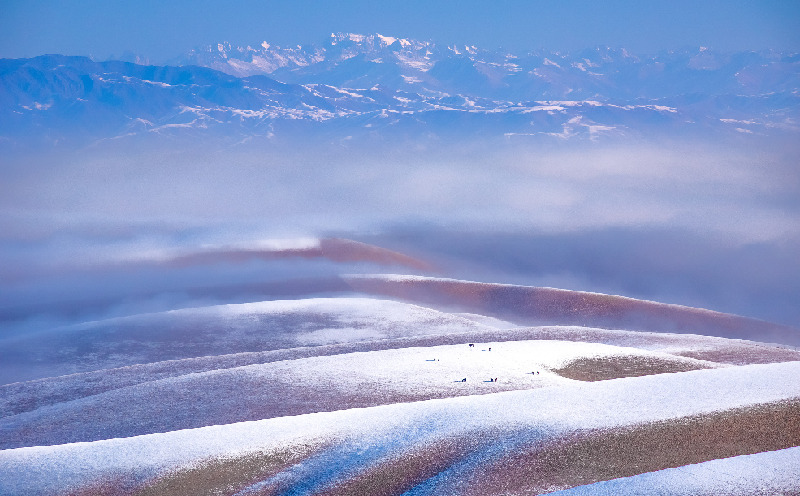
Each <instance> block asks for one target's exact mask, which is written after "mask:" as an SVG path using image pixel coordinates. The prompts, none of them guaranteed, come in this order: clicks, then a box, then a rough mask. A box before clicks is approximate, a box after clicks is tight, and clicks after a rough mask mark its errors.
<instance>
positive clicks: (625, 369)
mask: <svg viewBox="0 0 800 496" xmlns="http://www.w3.org/2000/svg"><path fill="white" fill-rule="evenodd" d="M706 368H709V367H707V366H704V365H703V364H698V363H692V362H688V361H681V360H669V359H665V358H659V357H646V356H611V357H596V358H595V357H593V358H580V359H578V360H573V361H572V362H569V363H568V364H566V365H565V366H563V367H561V368H559V369H553V370H552V372H555V373H556V374H558V375H560V376H562V377H566V378H567V379H575V380H577V381H588V382H594V381H605V380H608V379H619V378H621V377H639V376H643V375H652V374H666V373H671V372H688V371H690V370H700V369H706Z"/></svg>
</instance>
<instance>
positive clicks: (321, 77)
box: [0, 33, 800, 145]
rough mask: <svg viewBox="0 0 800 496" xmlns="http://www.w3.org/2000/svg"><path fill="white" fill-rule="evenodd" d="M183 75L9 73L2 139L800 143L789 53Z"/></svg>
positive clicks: (52, 61) (267, 60)
mask: <svg viewBox="0 0 800 496" xmlns="http://www.w3.org/2000/svg"><path fill="white" fill-rule="evenodd" d="M171 63H172V64H173V65H167V66H145V65H137V64H134V63H130V62H121V61H106V62H95V61H92V60H90V59H87V58H83V57H69V56H60V55H43V56H40V57H34V58H31V59H6V60H3V61H1V62H0V109H1V110H0V111H1V112H2V114H3V115H2V120H1V121H2V124H0V137H2V139H3V141H4V142H5V143H6V144H8V143H11V144H12V145H13V144H24V143H26V142H29V141H31V140H33V141H36V142H37V143H38V144H48V143H49V144H53V143H59V142H63V141H65V140H66V141H68V142H73V141H74V142H77V143H83V144H86V143H92V142H95V141H97V140H103V139H109V138H115V139H119V138H130V137H136V136H147V135H159V136H168V137H187V136H188V137H190V138H192V137H204V138H206V139H207V138H210V137H214V138H224V139H228V140H231V141H232V142H234V143H235V142H238V141H241V140H243V139H245V140H253V139H255V140H259V141H261V140H264V141H266V142H267V143H269V142H274V141H280V140H287V139H290V140H293V139H303V138H307V137H314V138H315V139H318V140H322V141H325V142H339V141H341V140H343V139H346V140H347V139H359V138H361V139H364V140H366V141H367V142H383V141H385V140H389V141H403V140H406V141H407V140H414V139H427V140H430V139H445V140H461V139H464V138H466V137H475V136H480V137H482V138H484V139H487V138H495V139H498V140H513V141H518V140H523V141H534V142H537V143H539V142H544V143H548V142H556V143H558V142H560V141H563V140H576V139H577V140H579V141H598V140H606V141H609V140H610V141H613V140H631V139H634V140H642V139H654V138H664V137H670V138H679V139H686V138H689V137H696V136H697V135H702V136H705V137H712V136H713V137H715V139H730V140H738V139H742V138H744V137H745V136H744V135H754V136H761V137H763V136H769V137H780V138H783V139H786V138H787V137H790V138H793V137H795V136H796V134H797V133H798V132H800V127H799V126H798V109H799V108H800V96H798V90H800V83H799V82H798V74H800V56H798V55H797V54H788V53H778V52H737V53H721V52H716V51H714V50H711V49H706V48H702V47H701V48H697V49H685V50H676V51H670V52H665V53H660V54H657V55H652V56H637V55H634V54H631V53H629V52H628V51H626V50H624V49H611V48H591V49H585V50H581V51H577V52H574V53H565V52H556V51H543V50H540V51H534V52H527V53H523V54H511V53H506V52H502V51H491V50H484V49H481V48H479V47H475V46H463V47H457V46H447V47H440V46H437V45H436V44H435V43H434V42H431V41H424V42H423V41H418V40H406V39H396V38H392V37H387V36H381V35H356V34H349V33H338V34H333V35H331V37H330V39H328V40H326V41H325V42H324V43H321V44H317V45H308V46H296V47H277V46H272V45H270V44H269V43H268V42H266V41H265V42H263V43H262V44H261V45H256V46H255V47H252V46H247V47H234V46H231V45H230V44H227V43H220V44H218V45H217V46H209V47H204V48H198V49H196V50H193V51H191V52H190V53H188V54H186V55H184V56H182V57H179V58H176V59H174V60H173V61H172V62H171Z"/></svg>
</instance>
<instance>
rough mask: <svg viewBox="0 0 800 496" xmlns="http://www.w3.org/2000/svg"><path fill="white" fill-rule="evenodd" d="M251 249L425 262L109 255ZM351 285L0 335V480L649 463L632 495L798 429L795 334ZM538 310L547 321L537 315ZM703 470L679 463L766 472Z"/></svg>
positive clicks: (119, 482)
mask: <svg viewBox="0 0 800 496" xmlns="http://www.w3.org/2000/svg"><path fill="white" fill-rule="evenodd" d="M251 258H256V259H259V260H262V261H263V260H267V261H270V262H273V263H277V262H280V263H286V261H287V260H294V261H295V264H294V265H291V266H290V267H291V268H292V270H294V271H297V270H298V268H299V267H301V266H302V263H306V264H309V265H310V267H309V269H310V270H312V271H316V270H318V268H319V265H318V260H316V259H320V258H325V259H326V260H328V263H330V264H332V265H333V266H334V267H331V268H329V269H328V270H331V269H332V268H335V267H339V268H341V269H353V268H358V267H361V268H364V267H369V268H376V266H377V267H391V268H401V267H402V268H408V269H414V270H417V271H420V272H424V273H430V271H431V270H432V268H431V266H430V265H429V264H427V263H426V262H425V261H424V260H421V259H417V258H412V257H410V256H406V255H403V254H402V253H398V252H395V251H390V250H387V249H383V248H380V247H377V246H372V245H367V244H364V243H356V242H353V241H348V240H344V239H323V240H317V239H298V240H293V241H280V242H279V241H272V242H266V241H265V242H260V243H245V244H239V245H218V246H213V245H212V246H206V247H204V248H202V249H198V250H196V251H191V250H187V251H184V252H180V251H175V252H163V251H158V252H147V253H143V254H142V253H140V254H138V255H136V256H132V255H131V256H127V257H125V256H122V257H121V258H117V259H115V263H126V264H130V265H128V266H127V267H129V268H130V267H132V268H142V267H144V266H155V267H157V268H160V269H161V270H165V271H168V273H169V274H176V272H175V271H176V270H178V268H180V267H186V266H192V265H193V264H199V265H203V264H214V263H219V264H228V263H230V262H231V261H238V262H240V263H242V260H246V259H251ZM365 264H366V265H365ZM124 267H126V266H125V265H123V267H121V268H120V270H124ZM169 271H172V272H169ZM338 280H339V284H340V286H337V287H338V290H337V291H338V292H337V293H336V294H335V296H330V295H329V296H327V297H320V296H318V295H316V294H317V293H315V289H314V287H313V286H314V284H315V281H317V280H307V281H305V284H306V286H307V287H306V288H305V292H302V293H298V294H297V297H296V299H294V300H277V299H272V300H266V301H253V302H250V303H227V304H213V305H206V306H199V307H195V308H176V309H173V310H168V311H160V312H153V313H147V314H133V315H130V314H129V315H126V316H122V317H116V318H107V319H101V320H95V321H90V322H83V323H80V324H73V325H69V326H52V327H50V328H48V327H47V326H46V325H44V324H40V329H39V330H38V332H19V333H12V334H10V335H6V336H3V337H0V377H2V378H3V382H6V384H4V385H0V434H1V436H0V493H2V494H8V495H23V494H25V495H28V494H36V495H48V496H49V495H59V496H60V495H64V494H81V495H82V494H92V495H103V496H132V495H147V494H158V495H186V496H188V495H197V494H217V495H225V496H233V495H246V494H298V495H312V494H314V495H316V494H359V495H360V494H386V495H400V494H406V493H408V492H409V491H410V493H411V494H448V495H450V494H457V495H465V496H466V495H474V494H498V495H499V494H539V493H544V492H548V491H555V490H560V489H568V488H577V487H582V486H586V488H588V489H586V490H591V488H592V486H591V484H592V483H596V482H599V481H609V480H611V479H615V478H618V477H629V476H641V478H638V479H637V478H633V479H630V481H629V482H625V483H624V484H625V487H627V488H632V487H633V488H641V487H643V485H647V484H650V485H651V486H652V485H657V484H662V483H663V484H669V482H668V481H669V480H670V479H669V477H666V478H662V476H645V475H642V474H651V473H653V472H655V471H658V470H662V469H666V468H674V467H680V466H682V465H690V464H702V463H704V462H708V461H710V460H717V459H725V458H728V457H739V456H744V455H751V454H754V453H764V452H768V451H774V450H782V449H786V448H790V447H793V446H798V444H800V429H798V425H800V424H798V423H800V410H798V408H800V389H798V387H800V386H798V382H797V381H796V380H795V379H796V376H797V373H798V364H800V351H797V350H796V349H794V348H793V347H792V346H785V345H777V344H769V343H765V342H758V339H759V338H760V337H761V338H764V339H765V340H771V341H774V340H776V338H781V339H780V340H782V341H783V342H785V343H792V342H794V341H793V340H794V339H796V330H795V329H792V328H789V327H786V326H775V325H772V324H768V323H765V322H761V321H756V320H752V319H746V318H743V317H737V316H732V315H727V314H722V313H718V312H711V311H708V310H702V309H696V308H689V307H682V306H676V305H665V304H661V303H657V302H652V301H642V300H635V299H632V298H625V297H621V296H611V295H603V294H599V293H585V292H576V291H567V290H558V289H552V288H535V287H525V286H514V285H508V284H505V285H499V284H487V283H476V282H469V281H461V280H455V279H447V278H441V277H438V278H437V277H430V276H425V277H423V276H413V275H367V274H362V275H357V276H356V275H341V274H340V275H339V276H338ZM278 283H279V281H278ZM192 284H194V283H192ZM325 287H326V288H328V289H330V288H331V287H332V286H330V285H326V286H325ZM320 289H321V288H317V290H316V291H319V290H320ZM69 298H72V299H73V304H75V303H74V295H70V296H69ZM78 306H80V305H78ZM77 310H78V311H79V309H77ZM537 319H546V320H547V321H548V323H549V324H552V325H546V326H534V327H529V325H530V324H531V320H537ZM576 322H583V323H584V325H575V324H576ZM587 323H593V325H595V326H597V327H592V326H589V325H586V324H587ZM559 324H570V325H559ZM602 327H605V328H602ZM621 328H627V329H626V330H623V329H621ZM693 329H696V330H699V329H702V331H703V332H704V333H705V334H716V337H712V336H709V335H699V334H697V333H696V332H697V331H694V332H693ZM670 330H677V331H680V332H682V334H676V333H672V332H669V331H670ZM742 337H748V338H750V339H754V340H750V341H748V340H743V339H741V338H742ZM12 381H16V382H12ZM775 456H778V455H775ZM762 458H763V459H764V460H766V463H773V462H772V461H771V460H772V458H771V457H770V456H767V455H764V456H763V457H762ZM748 460H749V459H748ZM781 460H783V459H782V458H780V457H777V458H775V459H774V467H778V466H782V465H781V463H784V462H782V461H781ZM747 463H749V462H747ZM705 467H708V466H705V465H703V466H699V465H698V468H690V469H687V470H689V471H695V470H699V471H700V472H701V473H704V474H706V475H705V476H704V477H706V478H707V482H708V484H716V485H717V486H719V485H720V484H722V485H723V486H725V484H727V485H728V486H730V484H733V483H734V482H735V484H738V486H736V487H753V485H754V484H755V482H753V476H752V475H751V476H750V478H749V479H746V480H744V481H742V480H741V479H737V480H736V481H734V482H731V481H730V480H728V479H726V478H725V477H724V476H714V475H713V474H712V475H708V474H707V470H708V469H707V468H705ZM770 467H771V468H773V465H771V466H770ZM770 480H771V479H770ZM658 481H666V482H658ZM778 483H780V484H782V485H781V487H784V486H786V484H787V483H786V481H785V480H784V479H775V484H778ZM615 484H616V483H615ZM728 486H725V487H728ZM598 487H605V486H598ZM715 487H716V486H715ZM786 487H789V488H790V489H791V490H795V489H797V487H796V484H795V485H792V484H788V486H786ZM576 490H577V489H576Z"/></svg>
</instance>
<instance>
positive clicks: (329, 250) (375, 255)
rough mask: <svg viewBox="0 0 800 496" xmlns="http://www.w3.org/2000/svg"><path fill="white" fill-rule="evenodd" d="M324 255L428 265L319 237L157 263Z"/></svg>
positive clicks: (354, 243)
mask: <svg viewBox="0 0 800 496" xmlns="http://www.w3.org/2000/svg"><path fill="white" fill-rule="evenodd" d="M297 257H301V258H327V259H328V260H331V261H333V262H338V263H347V262H367V263H374V264H378V265H398V266H404V267H409V268H411V269H417V270H430V269H431V266H430V265H429V264H427V263H425V262H423V261H421V260H417V259H415V258H413V257H410V256H408V255H404V254H402V253H398V252H396V251H392V250H388V249H386V248H381V247H379V246H374V245H369V244H366V243H361V242H358V241H352V240H349V239H341V238H326V239H320V240H319V243H318V244H312V245H309V246H300V247H293V248H280V249H275V248H235V247H220V248H218V249H212V250H205V251H198V252H193V253H185V254H181V255H177V256H175V257H172V258H168V259H166V260H161V261H159V263H161V264H164V265H167V266H175V267H185V266H191V265H204V264H209V263H220V262H231V263H241V262H246V261H248V260H254V259H258V260H275V259H282V258H297Z"/></svg>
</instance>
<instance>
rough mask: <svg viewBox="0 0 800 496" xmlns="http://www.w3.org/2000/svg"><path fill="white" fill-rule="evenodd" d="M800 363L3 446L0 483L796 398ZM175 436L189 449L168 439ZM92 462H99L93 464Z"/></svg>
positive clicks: (62, 481) (666, 415)
mask: <svg viewBox="0 0 800 496" xmlns="http://www.w3.org/2000/svg"><path fill="white" fill-rule="evenodd" d="M798 373H800V363H798V362H790V363H783V364H770V365H749V366H743V367H732V368H725V369H716V370H701V371H694V372H685V373H679V374H662V375H655V376H646V377H639V378H629V379H618V380H613V381H604V382H599V383H581V384H569V385H564V386H561V387H555V388H545V389H539V390H533V391H517V392H507V393H497V394H492V395H484V396H478V397H465V398H453V399H445V400H430V401H424V402H418V403H407V404H401V405H388V406H381V407H374V408H366V409H354V410H344V411H339V412H331V413H318V414H309V415H300V416H295V417H283V418H278V419H270V420H264V421H258V422H247V423H240V424H231V425H227V426H213V427H206V428H201V429H194V430H185V431H175V432H171V433H165V434H153V435H147V436H139V437H133V438H127V439H114V440H108V441H98V442H94V443H77V444H68V445H61V446H55V447H35V448H20V449H14V450H5V451H2V452H0V474H2V476H3V477H0V480H2V482H0V489H1V490H2V491H3V493H4V494H9V495H14V494H23V493H25V492H26V491H28V493H29V492H30V491H33V492H36V493H38V494H48V493H50V492H51V491H53V490H55V489H58V488H65V487H74V485H76V484H80V483H85V482H88V480H87V477H88V478H93V477H97V476H99V475H101V473H106V474H111V473H114V472H115V471H122V472H125V473H134V474H136V475H135V477H137V478H140V479H141V478H142V477H147V476H150V475H152V474H153V473H155V472H154V471H158V470H160V469H164V468H166V467H169V466H177V465H182V464H185V463H188V462H191V461H192V460H199V459H204V458H207V457H209V456H221V455H225V454H229V455H230V454H233V453H242V452H246V451H250V450H258V449H274V448H276V447H281V446H291V445H296V444H302V443H319V442H320V441H321V440H327V441H326V442H328V443H330V442H333V443H334V445H341V444H340V443H343V442H344V444H345V445H350V446H351V447H354V445H355V446H357V445H359V444H361V443H368V444H370V445H373V446H374V445H376V444H380V443H381V442H392V439H394V436H392V435H391V434H390V433H391V432H403V431H408V432H414V431H417V430H418V429H420V428H423V426H424V432H426V433H428V436H429V435H434V436H438V437H445V436H452V435H456V434H457V433H461V434H466V433H468V432H470V431H473V430H475V429H482V430H486V429H499V430H500V431H503V432H509V433H511V432H520V430H522V431H527V432H530V433H531V434H532V433H534V432H535V433H538V434H537V435H538V436H544V437H545V438H546V437H547V436H548V435H552V434H554V433H556V432H563V431H565V430H566V431H569V430H572V429H577V428H584V429H585V428H608V427H613V426H620V425H626V424H638V423H642V422H648V421H654V420H666V419H670V418H676V417H681V416H687V415H694V414H698V413H704V412H712V411H719V410H726V409H731V408H736V407H743V406H747V405H754V404H758V403H766V402H774V401H780V400H785V399H790V398H798V397H800V383H798V382H797V381H796V377H797V374H798ZM531 405H547V407H546V408H543V407H541V408H530V406H531ZM415 426H416V427H415ZM424 439H427V438H424ZM346 440H347V441H346ZM382 440H383V441H382ZM176 445H180V446H181V447H182V449H181V450H180V451H177V450H174V449H171V448H170V447H171V446H176ZM354 461H355V460H354ZM86 467H95V470H98V469H99V470H100V472H93V473H87V472H86V471H85V468H86ZM350 468H351V467H349V466H344V467H340V468H339V469H338V470H339V472H338V473H340V474H342V475H344V474H346V473H348V470H349V469H350ZM335 479H336V474H331V479H330V480H331V481H333V480H335ZM298 482H299V481H298Z"/></svg>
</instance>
